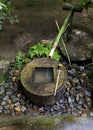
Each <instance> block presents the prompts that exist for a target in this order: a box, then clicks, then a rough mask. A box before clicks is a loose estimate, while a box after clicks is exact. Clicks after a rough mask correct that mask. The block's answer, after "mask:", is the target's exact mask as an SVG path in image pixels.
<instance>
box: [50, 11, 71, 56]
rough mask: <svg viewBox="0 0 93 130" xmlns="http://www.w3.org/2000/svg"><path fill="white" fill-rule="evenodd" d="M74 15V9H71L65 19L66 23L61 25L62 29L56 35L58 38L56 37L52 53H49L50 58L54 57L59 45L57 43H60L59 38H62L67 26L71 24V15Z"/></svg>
mask: <svg viewBox="0 0 93 130" xmlns="http://www.w3.org/2000/svg"><path fill="white" fill-rule="evenodd" d="M72 15H73V10H71V11H70V12H69V14H68V16H67V18H66V19H65V21H64V23H63V25H62V27H61V29H60V31H59V33H58V35H57V37H56V39H55V42H54V45H53V47H52V49H51V51H50V53H49V56H48V57H49V58H52V57H53V54H54V51H55V49H56V47H57V45H58V43H59V40H60V38H61V36H62V34H63V33H64V31H65V29H66V28H67V26H68V24H69V20H70V17H71V16H72Z"/></svg>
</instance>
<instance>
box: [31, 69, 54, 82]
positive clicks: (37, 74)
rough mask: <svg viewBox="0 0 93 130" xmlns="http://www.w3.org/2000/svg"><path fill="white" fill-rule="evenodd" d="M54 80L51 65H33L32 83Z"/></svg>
mask: <svg viewBox="0 0 93 130" xmlns="http://www.w3.org/2000/svg"><path fill="white" fill-rule="evenodd" d="M53 80H54V75H53V68H52V67H35V71H34V77H33V81H34V83H52V82H53Z"/></svg>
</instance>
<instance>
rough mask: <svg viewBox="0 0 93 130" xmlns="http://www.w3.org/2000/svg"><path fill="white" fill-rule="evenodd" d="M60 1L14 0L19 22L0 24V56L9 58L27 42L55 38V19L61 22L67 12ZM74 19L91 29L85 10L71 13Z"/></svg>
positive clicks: (31, 42) (76, 22)
mask: <svg viewBox="0 0 93 130" xmlns="http://www.w3.org/2000/svg"><path fill="white" fill-rule="evenodd" d="M62 5H63V1H61V0H58V1H57V0H54V1H53V0H51V1H46V0H44V1H42V0H39V1H36V0H27V1H26V0H24V1H20V0H17V1H16V3H14V6H15V9H16V12H15V13H16V15H18V18H19V23H16V24H15V25H10V24H9V23H6V24H5V25H4V27H3V30H2V31H1V33H0V56H1V57H4V58H9V59H12V58H14V57H15V55H16V53H17V52H18V51H19V50H20V49H23V48H24V47H25V46H26V45H27V44H33V43H36V42H38V41H40V40H41V39H52V38H55V36H56V35H57V28H56V24H55V20H57V21H58V23H59V25H60V26H61V25H62V24H63V22H64V20H65V18H66V16H67V14H68V11H64V10H63V9H62ZM92 15H93V10H92ZM74 23H75V24H76V25H80V26H86V28H89V29H90V31H93V20H90V19H89V18H88V16H87V14H86V12H85V10H83V12H82V13H81V14H80V13H75V14H74V19H73V24H74Z"/></svg>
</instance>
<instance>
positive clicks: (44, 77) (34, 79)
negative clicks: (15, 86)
mask: <svg viewBox="0 0 93 130" xmlns="http://www.w3.org/2000/svg"><path fill="white" fill-rule="evenodd" d="M58 64H59V62H57V61H55V60H52V59H50V58H48V59H47V58H40V59H35V60H33V61H31V62H30V63H28V64H27V65H26V66H25V67H24V68H23V70H22V72H21V82H22V86H23V90H24V92H25V94H26V96H27V97H28V99H29V100H30V101H32V102H34V103H35V104H37V105H51V104H54V103H55V102H56V101H58V100H59V99H60V98H62V95H63V93H64V87H65V84H66V76H67V73H66V69H65V67H64V66H62V69H61V70H60V76H59V80H58V86H57V91H56V95H55V96H54V91H55V86H56V81H57V76H58Z"/></svg>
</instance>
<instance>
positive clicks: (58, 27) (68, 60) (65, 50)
mask: <svg viewBox="0 0 93 130" xmlns="http://www.w3.org/2000/svg"><path fill="white" fill-rule="evenodd" d="M55 23H56V26H57V29H58V31H60V28H59V25H58V22H57V21H56V20H55ZM61 41H62V43H63V46H64V49H65V52H66V55H67V58H68V62H69V65H70V66H71V61H70V57H69V54H68V51H67V48H66V44H65V42H64V40H63V38H62V37H61Z"/></svg>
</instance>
